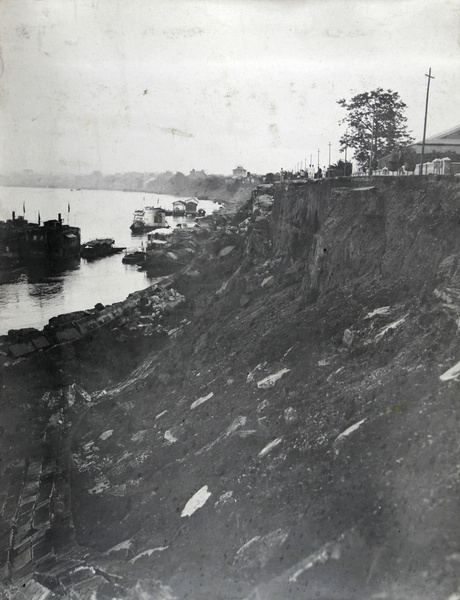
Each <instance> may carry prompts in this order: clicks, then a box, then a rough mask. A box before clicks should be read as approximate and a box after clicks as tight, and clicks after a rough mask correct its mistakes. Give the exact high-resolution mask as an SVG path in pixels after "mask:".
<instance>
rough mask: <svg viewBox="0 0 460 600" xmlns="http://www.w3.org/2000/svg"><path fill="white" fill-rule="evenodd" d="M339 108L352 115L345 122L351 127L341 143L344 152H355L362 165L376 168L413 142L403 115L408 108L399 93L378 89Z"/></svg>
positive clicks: (361, 95) (356, 97) (355, 97)
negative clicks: (396, 149)
mask: <svg viewBox="0 0 460 600" xmlns="http://www.w3.org/2000/svg"><path fill="white" fill-rule="evenodd" d="M338 104H339V105H340V106H341V107H342V108H345V109H346V110H347V112H348V114H347V116H346V117H345V118H344V119H342V121H341V123H345V124H346V125H347V127H348V129H347V131H346V133H345V134H344V135H343V136H342V137H341V139H340V144H341V150H342V151H343V150H344V149H345V148H347V147H348V148H353V149H354V151H355V153H354V158H355V159H356V160H357V161H358V162H359V164H360V165H362V166H364V167H368V166H369V165H370V166H371V168H375V167H376V166H377V161H378V159H379V158H381V157H383V156H386V155H387V154H389V153H390V152H391V151H392V150H393V149H394V148H396V147H406V146H408V145H409V144H410V143H411V142H413V138H412V137H411V136H410V135H409V133H408V131H407V128H406V120H407V119H406V117H405V116H404V114H403V113H404V109H405V108H406V105H405V104H404V102H402V100H401V99H400V97H399V94H398V92H393V91H391V90H386V91H385V90H383V89H382V88H377V89H375V90H372V91H371V92H363V93H362V94H357V95H356V96H353V98H351V100H349V101H347V100H345V99H342V100H338Z"/></svg>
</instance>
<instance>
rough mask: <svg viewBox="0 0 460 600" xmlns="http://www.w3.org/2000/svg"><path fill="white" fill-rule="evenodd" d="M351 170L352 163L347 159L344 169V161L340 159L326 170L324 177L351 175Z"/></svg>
mask: <svg viewBox="0 0 460 600" xmlns="http://www.w3.org/2000/svg"><path fill="white" fill-rule="evenodd" d="M352 171H353V165H352V164H351V162H348V161H347V168H346V170H345V162H344V161H343V160H342V159H340V160H338V161H337V162H336V163H335V165H331V166H330V167H329V169H328V170H327V174H326V177H342V176H343V175H351V173H352Z"/></svg>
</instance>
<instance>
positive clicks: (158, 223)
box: [130, 206, 169, 234]
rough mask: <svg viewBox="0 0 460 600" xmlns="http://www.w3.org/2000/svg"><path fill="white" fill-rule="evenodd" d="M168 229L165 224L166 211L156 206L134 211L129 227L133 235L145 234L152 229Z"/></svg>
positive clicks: (167, 225)
mask: <svg viewBox="0 0 460 600" xmlns="http://www.w3.org/2000/svg"><path fill="white" fill-rule="evenodd" d="M165 227H169V224H168V223H167V222H166V211H165V210H164V208H160V207H157V206H146V207H145V208H143V209H142V208H139V209H136V210H135V211H134V215H133V222H132V224H131V226H130V229H131V231H132V232H133V233H134V234H141V233H146V232H148V231H153V230H154V229H163V228H165Z"/></svg>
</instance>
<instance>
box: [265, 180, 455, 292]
mask: <svg viewBox="0 0 460 600" xmlns="http://www.w3.org/2000/svg"><path fill="white" fill-rule="evenodd" d="M272 223H273V233H272V241H273V249H274V252H275V254H276V255H277V256H281V257H283V260H285V261H286V262H287V263H288V264H289V263H290V264H291V270H293V271H295V272H296V273H297V274H298V276H299V278H301V279H302V283H303V290H304V292H305V293H306V294H307V295H311V296H312V297H316V296H317V295H318V294H321V293H324V292H328V291H332V290H334V289H341V290H343V291H344V290H348V291H350V292H354V293H358V294H359V293H360V292H361V290H363V289H367V288H368V291H369V292H372V291H373V292H377V291H378V290H379V289H380V290H381V291H384V290H388V291H389V290H391V291H392V293H393V294H395V295H396V296H403V295H405V294H408V293H415V294H419V293H421V291H422V290H426V291H432V290H433V288H434V287H435V285H436V281H437V278H438V276H440V275H441V276H442V274H441V273H440V271H442V272H444V271H445V268H446V266H447V264H448V265H449V271H450V274H451V275H453V274H454V272H455V273H456V272H457V269H458V265H457V258H456V257H457V254H458V250H459V245H460V242H459V239H460V236H459V233H460V204H459V192H458V184H457V183H456V182H455V181H453V180H449V181H446V180H438V181H434V180H432V181H429V180H426V179H423V180H420V179H417V178H410V177H409V178H379V179H374V180H370V181H369V180H367V179H366V180H365V179H362V180H360V179H356V178H351V179H350V180H348V181H347V180H342V181H340V182H337V181H334V180H332V181H319V182H314V183H309V184H307V185H294V186H293V185H291V186H285V187H281V188H279V189H278V190H277V192H276V194H275V204H274V208H273V221H272ZM445 261H447V262H445Z"/></svg>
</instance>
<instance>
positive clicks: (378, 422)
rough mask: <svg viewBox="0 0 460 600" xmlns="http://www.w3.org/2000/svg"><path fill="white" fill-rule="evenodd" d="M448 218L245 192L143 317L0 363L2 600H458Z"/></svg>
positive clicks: (446, 212) (387, 195)
mask: <svg viewBox="0 0 460 600" xmlns="http://www.w3.org/2000/svg"><path fill="white" fill-rule="evenodd" d="M360 184H361V185H360ZM267 191H268V192H269V193H267ZM458 200H459V188H458V183H457V182H454V181H443V182H438V181H436V180H428V179H427V180H426V181H425V180H418V179H417V180H415V179H414V180H413V181H398V180H396V179H394V180H392V179H391V178H388V179H387V180H385V181H384V182H380V181H378V180H374V181H370V182H368V181H365V182H362V183H361V182H359V183H356V182H348V181H338V182H336V183H331V182H327V181H324V182H320V183H316V182H315V183H311V184H305V185H300V184H296V185H292V186H290V185H286V186H282V187H281V186H278V187H276V188H273V189H272V190H267V189H261V190H259V191H258V192H257V193H255V194H254V195H253V196H252V198H251V199H250V200H249V201H248V202H247V203H246V204H245V205H243V206H241V207H240V209H239V210H238V211H237V212H235V213H234V214H233V215H231V216H223V215H218V216H216V217H215V218H212V219H211V218H210V220H209V221H208V225H207V226H206V227H205V228H203V231H202V232H201V234H200V233H199V232H197V233H196V237H193V241H191V242H188V241H187V240H186V239H185V238H184V239H183V240H182V242H181V243H182V244H185V245H188V244H190V245H189V247H190V248H191V249H192V246H193V252H187V253H186V254H185V253H184V261H185V256H186V255H188V256H189V262H188V263H187V264H186V265H184V264H181V265H180V268H179V269H177V270H176V271H175V272H174V273H173V274H171V275H169V276H168V278H167V279H165V280H163V282H162V283H161V284H158V288H157V289H156V291H157V294H156V295H157V296H158V298H159V300H160V302H158V301H157V300H153V297H154V295H155V294H154V293H153V292H154V290H151V291H149V292H148V294H145V295H144V296H142V294H140V296H139V297H136V302H135V303H134V305H133V307H132V308H131V307H129V308H128V309H127V310H128V314H126V315H123V312H122V313H121V314H120V315H118V316H116V317H115V318H114V319H113V320H111V321H110V322H107V323H106V324H105V325H103V326H101V327H99V328H95V329H94V330H93V331H90V332H88V333H87V334H85V335H81V337H79V338H78V339H76V340H74V341H70V342H66V343H60V344H55V345H51V346H50V347H49V348H48V349H44V350H41V351H36V352H33V353H31V354H30V356H29V357H26V358H21V359H12V358H11V357H10V358H8V359H7V361H8V363H9V364H8V365H7V366H5V365H3V368H2V370H1V377H2V381H1V383H2V388H1V389H2V395H1V398H0V407H1V413H2V424H3V427H4V429H3V430H2V432H1V433H2V435H1V436H0V449H1V454H0V457H1V462H0V484H1V486H0V490H4V491H3V492H2V493H1V496H0V542H1V543H0V547H1V550H2V557H3V559H2V565H4V570H3V579H2V580H1V584H0V598H2V600H3V598H5V599H6V598H8V600H10V599H11V598H14V599H15V600H26V599H27V600H48V599H55V598H75V599H79V600H94V599H96V600H109V599H112V598H119V599H122V600H125V599H126V600H141V599H142V600H144V599H146V598H148V599H149V600H151V599H153V598H155V599H158V600H185V599H188V600H229V599H232V600H236V599H239V600H243V599H246V600H249V599H251V600H252V599H253V598H261V597H263V598H264V599H266V600H279V598H283V599H286V600H303V599H304V598H308V597H315V598H319V599H320V600H331V599H337V600H368V599H369V598H381V599H386V600H407V599H408V598H417V599H418V600H432V598H439V599H440V600H448V599H450V600H452V599H453V598H456V597H457V595H458V594H459V593H460V587H459V586H460V582H459V580H458V569H457V567H458V562H459V556H460V547H459V543H458V540H459V533H460V532H459V525H458V518H457V515H458V510H459V501H458V494H457V489H458V485H459V479H458V441H457V440H458V423H459V422H460V420H459V419H460V415H459V406H458V385H459V384H458V381H457V378H458V377H457V376H458V360H459V358H460V341H459V339H460V338H459V336H458V318H459V315H460V305H459V298H460V292H459V281H460V276H459V273H460V261H459V259H458V256H459V253H458V250H459V244H460V242H459V241H458V239H459V238H458V231H457V229H458V222H459V219H460V208H459V206H460V203H459V201H458ZM188 235H192V234H191V233H190V232H189V233H188V234H187V236H188ZM177 251H178V249H177ZM172 260H174V259H172ZM159 290H161V292H160V291H159ZM173 291H174V292H173ZM170 301H171V302H172V301H174V302H176V303H175V304H174V305H169V307H168V306H167V305H168V304H169V302H170ZM160 306H161V308H160ZM157 310H159V313H158V314H157V315H155V316H154V315H153V313H154V312H155V311H157ZM143 311H144V312H145V313H146V314H143ZM160 316H161V320H160ZM92 318H94V316H92ZM125 318H127V321H126V322H124V321H123V319H125ZM160 325H161V330H157V329H156V327H157V326H160ZM74 326H75V328H76V324H75V325H74Z"/></svg>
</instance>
